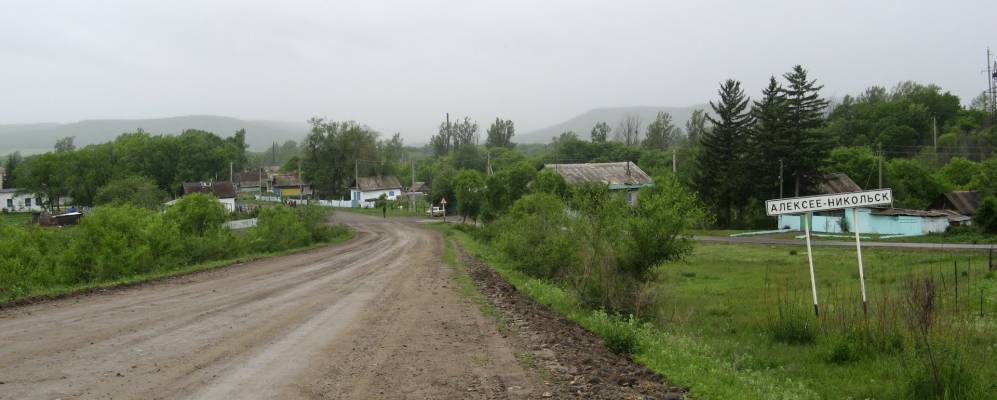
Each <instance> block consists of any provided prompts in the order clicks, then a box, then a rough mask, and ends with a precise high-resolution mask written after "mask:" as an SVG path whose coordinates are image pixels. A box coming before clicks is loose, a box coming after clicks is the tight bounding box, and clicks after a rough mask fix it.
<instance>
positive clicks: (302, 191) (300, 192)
mask: <svg viewBox="0 0 997 400" xmlns="http://www.w3.org/2000/svg"><path fill="white" fill-rule="evenodd" d="M304 198H305V181H304V180H303V179H301V158H300V157H299V158H298V199H299V200H304Z"/></svg>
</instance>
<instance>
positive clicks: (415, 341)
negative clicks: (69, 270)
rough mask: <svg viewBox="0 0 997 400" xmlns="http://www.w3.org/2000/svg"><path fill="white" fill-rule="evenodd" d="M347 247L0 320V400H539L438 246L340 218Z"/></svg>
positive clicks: (15, 312) (424, 237)
mask: <svg viewBox="0 0 997 400" xmlns="http://www.w3.org/2000/svg"><path fill="white" fill-rule="evenodd" d="M336 218H337V219H339V220H340V222H345V223H348V224H350V225H352V226H354V227H355V228H356V229H357V231H358V233H357V235H356V237H355V238H354V239H352V240H350V241H348V242H346V243H342V244H338V245H334V246H328V247H324V248H320V249H316V250H311V251H308V252H303V253H298V254H294V255H289V256H283V257H276V258H270V259H264V260H259V261H254V262H249V263H245V264H242V265H236V266H232V267H228V268H222V269H218V270H213V271H209V272H204V273H198V274H192V275H187V276H183V277H178V278H173V279H167V280H163V281H160V282H156V283H152V284H148V285H142V286H138V287H132V288H126V289H120V290H109V291H105V292H101V293H96V294H91V295H85V296H76V297H69V298H64V299H60V300H53V301H44V302H40V303H36V304H31V305H27V306H19V307H13V308H7V309H3V310H0V399H5V400H6V399H105V398H107V399H109V398H114V399H180V398H190V399H276V398H280V399H297V398H342V399H368V398H414V399H423V398H537V397H541V396H542V394H544V391H543V388H542V387H541V386H542V385H544V382H543V379H542V378H541V377H540V376H539V375H538V374H537V373H536V372H535V371H531V370H527V369H524V367H523V366H522V365H521V364H520V363H519V362H517V361H516V358H515V356H514V349H513V348H512V347H511V346H510V344H509V343H508V341H507V339H505V338H504V335H503V334H501V333H500V332H498V331H497V328H496V327H495V323H494V321H491V320H489V319H487V318H486V317H484V316H482V315H481V313H480V312H479V310H478V309H477V306H475V305H474V304H473V303H471V302H470V301H468V300H467V299H465V298H463V297H461V296H460V295H459V294H458V293H457V291H456V289H455V288H454V287H453V284H452V283H451V282H452V280H451V273H452V272H451V270H450V269H449V268H448V267H446V266H445V265H443V264H442V263H441V262H440V252H441V242H440V240H441V239H440V235H439V234H438V233H435V232H431V231H427V230H423V229H419V228H418V227H416V226H415V224H414V223H411V222H398V221H391V220H387V221H385V220H381V219H375V218H370V217H365V216H360V215H355V214H349V213H339V214H337V217H336Z"/></svg>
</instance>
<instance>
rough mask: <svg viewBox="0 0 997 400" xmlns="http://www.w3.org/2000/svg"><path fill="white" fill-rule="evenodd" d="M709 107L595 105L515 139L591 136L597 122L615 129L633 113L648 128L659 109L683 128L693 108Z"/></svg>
mask: <svg viewBox="0 0 997 400" xmlns="http://www.w3.org/2000/svg"><path fill="white" fill-rule="evenodd" d="M708 108H709V105H708V104H697V105H691V106H686V107H665V106H620V107H600V108H593V109H590V110H588V111H585V112H583V113H581V114H578V115H576V116H574V117H572V118H569V119H567V120H565V121H563V122H560V123H556V124H553V125H549V126H547V127H545V128H540V129H535V130H532V131H529V132H527V133H524V134H522V135H517V136H518V137H516V138H514V139H513V141H515V142H517V143H548V142H550V140H551V139H552V138H554V137H557V136H558V135H560V134H561V133H562V132H566V131H574V132H575V133H576V134H577V135H578V137H580V138H582V139H588V137H589V135H590V133H591V132H592V127H593V126H595V124H596V123H598V122H606V123H607V124H609V127H610V128H613V129H614V130H615V129H616V125H617V124H618V123H619V121H620V119H622V118H623V117H624V116H626V115H631V114H632V115H637V116H638V117H640V120H641V127H642V128H644V129H646V128H647V124H649V123H651V122H652V121H654V118H655V116H657V114H658V112H659V111H664V112H667V113H669V114H671V116H672V124H674V125H675V126H677V127H680V128H682V129H683V130H684V129H685V123H686V121H688V120H689V117H690V116H691V115H692V112H693V111H694V110H698V109H704V110H705V109H708Z"/></svg>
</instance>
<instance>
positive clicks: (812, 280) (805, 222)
mask: <svg viewBox="0 0 997 400" xmlns="http://www.w3.org/2000/svg"><path fill="white" fill-rule="evenodd" d="M811 218H813V213H806V214H805V215H803V226H804V227H805V229H804V230H806V237H807V261H808V262H809V263H810V289H811V290H813V293H814V315H816V316H818V317H819V316H820V307H819V306H818V305H817V278H814V252H813V250H812V249H811V247H810V223H811V222H810V220H811Z"/></svg>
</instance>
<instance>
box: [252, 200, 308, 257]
mask: <svg viewBox="0 0 997 400" xmlns="http://www.w3.org/2000/svg"><path fill="white" fill-rule="evenodd" d="M254 233H255V238H256V243H257V248H259V249H260V250H264V251H281V250H286V249H290V248H294V247H300V246H305V245H308V244H309V243H311V237H312V236H311V233H309V232H308V228H307V227H306V226H305V224H304V223H303V222H302V221H301V219H299V218H298V215H297V214H295V212H294V211H293V210H291V209H290V208H288V207H285V206H277V207H268V208H266V209H264V210H262V211H260V216H259V218H258V219H257V220H256V229H255V231H254Z"/></svg>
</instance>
